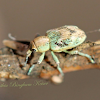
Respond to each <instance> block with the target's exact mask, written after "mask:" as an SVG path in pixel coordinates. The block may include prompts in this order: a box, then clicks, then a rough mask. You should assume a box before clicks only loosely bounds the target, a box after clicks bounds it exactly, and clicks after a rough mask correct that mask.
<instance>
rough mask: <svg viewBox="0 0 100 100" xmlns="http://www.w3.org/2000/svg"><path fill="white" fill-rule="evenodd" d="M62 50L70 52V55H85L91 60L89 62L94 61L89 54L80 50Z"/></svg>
mask: <svg viewBox="0 0 100 100" xmlns="http://www.w3.org/2000/svg"><path fill="white" fill-rule="evenodd" d="M63 52H65V53H69V54H72V55H73V54H79V55H81V56H85V57H87V58H88V59H89V60H90V61H91V63H95V61H94V60H93V59H92V58H91V56H90V55H88V54H85V53H82V52H79V51H78V50H75V51H63Z"/></svg>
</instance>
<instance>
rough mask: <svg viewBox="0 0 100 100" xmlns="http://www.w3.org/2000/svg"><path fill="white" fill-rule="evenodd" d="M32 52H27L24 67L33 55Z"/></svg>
mask: <svg viewBox="0 0 100 100" xmlns="http://www.w3.org/2000/svg"><path fill="white" fill-rule="evenodd" d="M31 53H32V51H31V50H28V51H27V55H26V61H25V65H24V67H25V66H26V64H27V62H28V57H29V56H30V55H31Z"/></svg>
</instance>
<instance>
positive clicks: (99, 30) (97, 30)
mask: <svg viewBox="0 0 100 100" xmlns="http://www.w3.org/2000/svg"><path fill="white" fill-rule="evenodd" d="M94 32H100V29H96V30H93V31H88V32H86V33H94Z"/></svg>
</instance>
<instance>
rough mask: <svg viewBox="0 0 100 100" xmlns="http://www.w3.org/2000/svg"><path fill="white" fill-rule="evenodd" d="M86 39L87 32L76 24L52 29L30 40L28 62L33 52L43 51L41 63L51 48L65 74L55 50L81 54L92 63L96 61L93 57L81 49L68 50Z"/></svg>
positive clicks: (39, 61) (40, 58) (38, 62)
mask: <svg viewBox="0 0 100 100" xmlns="http://www.w3.org/2000/svg"><path fill="white" fill-rule="evenodd" d="M85 39H86V34H85V32H84V31H83V30H81V29H79V28H78V27H77V26H74V25H65V26H62V27H59V28H55V29H51V30H48V31H47V32H46V35H45V36H39V37H36V38H35V39H34V40H33V41H31V42H30V49H29V50H28V51H27V56H26V62H25V66H26V63H27V61H28V57H29V56H30V55H31V53H32V52H34V51H35V52H41V53H42V55H41V56H40V57H39V60H38V61H37V64H40V63H41V62H42V61H43V59H44V56H45V52H46V51H48V50H51V54H52V56H53V59H54V60H55V62H56V64H57V69H58V71H59V72H60V74H61V75H62V76H63V75H64V73H63V71H62V69H61V68H60V65H59V63H60V62H59V60H58V58H57V56H56V55H55V54H54V52H65V53H69V54H79V55H81V56H85V57H87V58H88V59H89V60H90V61H91V63H95V61H94V60H93V59H92V57H91V56H90V55H88V54H84V53H81V52H79V51H77V50H76V51H68V49H72V48H74V47H76V46H78V45H80V44H82V43H83V42H84V41H85ZM34 66H35V64H33V65H32V66H31V67H30V69H29V71H28V75H30V73H31V71H32V70H33V68H34Z"/></svg>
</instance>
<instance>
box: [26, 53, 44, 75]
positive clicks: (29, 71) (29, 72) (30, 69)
mask: <svg viewBox="0 0 100 100" xmlns="http://www.w3.org/2000/svg"><path fill="white" fill-rule="evenodd" d="M44 56H45V52H43V53H42V55H41V56H40V57H39V60H38V62H37V63H36V64H40V63H41V62H42V61H43V59H44ZM36 64H33V65H32V66H31V67H30V68H29V70H28V73H27V74H28V75H30V74H31V72H32V70H33V69H34V67H35V65H36Z"/></svg>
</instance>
